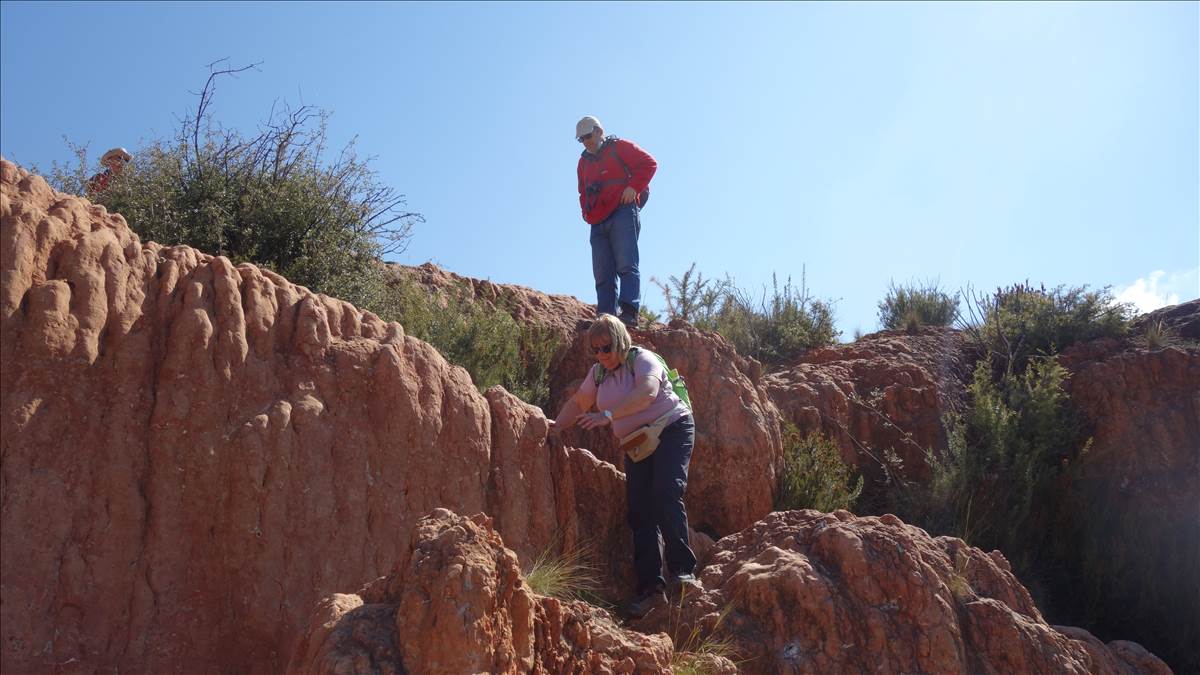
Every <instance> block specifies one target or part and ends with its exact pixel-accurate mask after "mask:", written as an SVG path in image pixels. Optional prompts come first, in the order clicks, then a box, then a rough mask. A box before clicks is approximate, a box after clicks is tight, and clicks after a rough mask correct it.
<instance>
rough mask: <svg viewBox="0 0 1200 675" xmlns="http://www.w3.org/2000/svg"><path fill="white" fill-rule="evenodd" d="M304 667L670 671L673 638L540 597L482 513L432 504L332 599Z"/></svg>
mask: <svg viewBox="0 0 1200 675" xmlns="http://www.w3.org/2000/svg"><path fill="white" fill-rule="evenodd" d="M309 625H310V627H311V630H310V632H309V633H307V634H306V635H305V637H304V638H303V639H302V640H301V641H300V642H298V643H297V646H296V649H295V652H294V654H293V656H292V659H291V664H290V665H289V667H288V672H295V673H331V674H332V673H338V674H339V675H347V674H349V673H362V674H363V675H367V674H369V673H404V672H410V673H431V674H433V673H445V674H447V675H451V674H458V673H530V672H537V673H593V672H594V673H647V674H648V673H664V674H665V673H669V672H670V669H669V666H670V662H671V653H672V648H671V641H670V639H669V638H668V637H667V636H666V635H662V634H658V635H646V634H643V633H639V632H637V631H632V630H628V629H624V628H621V627H620V626H618V625H617V624H616V623H615V622H614V621H613V619H612V618H611V616H610V615H609V614H608V613H607V612H605V611H603V610H600V609H597V608H595V607H592V606H591V605H588V604H587V603H583V602H562V601H559V600H556V599H554V598H549V597H544V596H538V595H535V594H534V593H533V592H532V591H531V590H530V589H529V586H528V585H527V584H525V582H524V579H523V578H522V576H521V570H520V567H519V565H518V562H517V556H516V555H515V554H514V553H513V552H512V551H510V550H508V549H506V548H505V547H504V543H503V542H502V541H501V539H500V537H499V536H498V535H497V534H496V533H495V531H494V530H493V529H492V527H491V524H490V523H489V522H488V519H487V518H486V517H485V516H482V515H479V516H475V517H473V518H471V519H467V518H462V517H460V516H457V515H455V514H453V513H451V512H449V511H446V510H438V511H434V512H433V513H432V514H430V516H429V517H427V518H425V519H423V520H422V521H421V523H420V524H419V526H418V527H417V529H416V530H415V531H414V532H413V536H412V543H411V546H410V552H409V553H408V554H407V555H406V556H405V557H404V558H403V559H402V562H400V563H397V564H396V566H395V567H394V568H393V570H392V571H391V573H390V574H389V575H388V576H386V577H383V578H380V579H378V580H376V581H374V582H372V583H371V584H369V585H367V587H366V588H364V589H363V590H361V591H359V592H358V593H357V594H352V595H334V596H331V597H329V598H326V599H325V600H323V601H322V602H321V604H320V605H319V606H318V608H317V610H316V611H315V612H314V614H313V616H312V618H311V620H310V623H309Z"/></svg>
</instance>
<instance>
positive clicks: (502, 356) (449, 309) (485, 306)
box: [380, 275, 559, 408]
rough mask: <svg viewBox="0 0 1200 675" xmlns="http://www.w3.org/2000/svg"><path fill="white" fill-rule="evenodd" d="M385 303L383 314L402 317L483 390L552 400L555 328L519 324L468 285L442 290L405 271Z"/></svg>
mask: <svg viewBox="0 0 1200 675" xmlns="http://www.w3.org/2000/svg"><path fill="white" fill-rule="evenodd" d="M381 304H382V305H383V311H382V312H381V313H380V317H381V318H383V319H384V320H387V321H399V322H400V323H401V324H402V325H403V326H404V329H405V331H406V332H407V333H408V334H409V335H412V336H413V337H415V338H417V339H420V340H424V341H425V342H428V343H429V344H431V345H433V346H434V347H435V348H437V350H438V351H439V352H441V354H442V356H444V357H446V360H447V361H449V362H451V363H454V364H456V365H459V366H462V367H463V368H465V369H466V370H467V372H468V373H470V374H471V379H472V380H473V381H474V382H475V385H476V386H477V387H479V389H480V390H484V389H487V388H488V387H491V386H493V385H500V386H502V387H504V388H505V389H507V390H508V391H509V392H511V393H512V394H514V395H515V396H517V397H518V398H520V399H522V400H524V401H525V402H527V403H531V404H533V405H535V406H538V407H541V408H546V407H547V406H548V405H549V398H550V385H549V372H550V362H551V359H552V358H553V356H554V354H555V353H556V352H557V351H558V345H559V338H558V336H557V335H556V334H555V333H554V332H553V331H552V330H551V329H550V328H548V327H543V326H539V325H537V324H522V323H518V322H517V321H516V320H515V319H513V317H512V315H511V314H510V313H509V312H507V311H505V309H503V308H502V307H499V306H496V305H492V304H490V303H486V302H482V301H478V300H476V299H475V298H474V297H473V295H472V293H471V290H470V288H468V287H467V286H466V285H459V286H458V287H457V288H455V289H453V290H451V291H450V292H448V293H440V294H439V293H435V292H433V291H432V290H430V289H427V288H426V287H424V286H422V285H420V284H419V283H417V282H415V281H413V280H411V279H409V278H408V277H407V276H404V275H401V276H399V277H397V278H396V279H394V280H393V281H392V282H391V284H390V286H389V288H388V290H387V292H386V293H385V294H384V297H383V299H382V300H381Z"/></svg>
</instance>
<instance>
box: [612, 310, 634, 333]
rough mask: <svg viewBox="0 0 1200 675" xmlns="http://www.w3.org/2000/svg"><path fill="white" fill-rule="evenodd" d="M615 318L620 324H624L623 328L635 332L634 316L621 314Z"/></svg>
mask: <svg viewBox="0 0 1200 675" xmlns="http://www.w3.org/2000/svg"><path fill="white" fill-rule="evenodd" d="M617 318H618V319H620V320H621V323H623V324H625V327H626V328H628V329H629V330H636V329H637V327H638V318H637V315H636V314H626V313H624V312H622V313H621V315H620V316H618V317H617Z"/></svg>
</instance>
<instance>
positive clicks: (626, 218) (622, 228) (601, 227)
mask: <svg viewBox="0 0 1200 675" xmlns="http://www.w3.org/2000/svg"><path fill="white" fill-rule="evenodd" d="M641 232H642V221H641V218H640V217H639V215H638V208H637V206H635V205H633V204H622V205H621V206H618V207H617V208H616V209H615V210H614V211H613V212H612V213H611V214H610V215H609V216H608V218H605V219H604V220H603V221H601V222H599V223H597V224H595V225H593V226H592V238H591V242H592V275H593V276H595V277H596V313H597V314H612V315H614V316H617V315H624V316H628V317H633V318H635V319H636V318H637V315H638V309H639V308H640V307H641V305H642V282H641V274H640V272H639V271H638V235H639V234H641ZM618 278H619V279H620V280H621V296H620V298H619V301H620V308H619V309H620V314H618V307H617V303H618V298H617V279H618Z"/></svg>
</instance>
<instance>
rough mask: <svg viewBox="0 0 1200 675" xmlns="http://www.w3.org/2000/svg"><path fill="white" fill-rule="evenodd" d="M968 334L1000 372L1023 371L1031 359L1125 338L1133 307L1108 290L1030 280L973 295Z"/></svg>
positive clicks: (970, 304) (969, 302) (970, 303)
mask: <svg viewBox="0 0 1200 675" xmlns="http://www.w3.org/2000/svg"><path fill="white" fill-rule="evenodd" d="M967 308H968V313H969V318H968V321H967V323H966V330H967V333H968V334H969V335H970V337H971V338H972V339H973V341H974V342H975V343H976V344H977V345H978V346H979V347H980V348H981V352H982V353H984V354H986V355H987V356H988V358H989V360H990V361H991V363H992V366H993V368H994V369H995V371H996V372H997V373H1001V372H1011V373H1022V372H1024V370H1025V366H1026V364H1027V363H1028V362H1029V360H1030V358H1032V357H1036V356H1048V355H1051V354H1057V353H1059V352H1061V351H1062V350H1064V349H1066V348H1067V347H1069V346H1071V345H1072V344H1074V343H1076V342H1080V341H1082V340H1093V339H1096V338H1102V337H1125V336H1126V335H1128V333H1129V319H1130V314H1131V309H1130V307H1129V306H1127V305H1124V304H1121V303H1118V302H1116V301H1115V300H1114V299H1113V297H1112V294H1111V292H1110V290H1109V289H1108V288H1102V289H1100V290H1097V291H1089V290H1087V287H1086V286H1083V287H1076V288H1067V287H1064V286H1059V287H1057V288H1053V289H1047V288H1046V287H1045V286H1041V287H1036V288H1035V287H1034V286H1032V285H1030V284H1029V283H1028V282H1026V283H1023V284H1015V285H1013V286H1010V287H1008V288H998V289H996V292H995V293H994V294H992V295H991V296H974V297H969V298H968V302H967Z"/></svg>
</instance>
